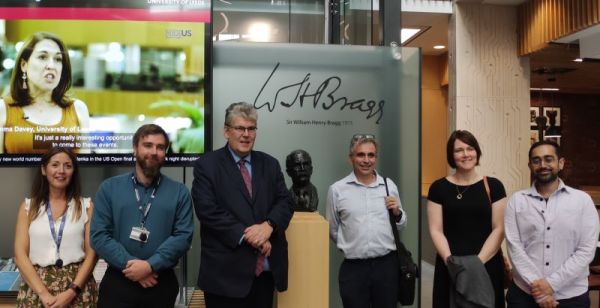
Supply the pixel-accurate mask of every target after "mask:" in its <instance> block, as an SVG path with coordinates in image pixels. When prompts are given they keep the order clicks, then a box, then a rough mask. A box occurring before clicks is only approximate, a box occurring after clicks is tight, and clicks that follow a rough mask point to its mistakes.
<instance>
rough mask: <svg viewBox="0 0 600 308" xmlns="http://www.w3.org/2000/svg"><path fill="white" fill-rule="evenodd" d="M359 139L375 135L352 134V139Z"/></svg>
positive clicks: (371, 137) (373, 137)
mask: <svg viewBox="0 0 600 308" xmlns="http://www.w3.org/2000/svg"><path fill="white" fill-rule="evenodd" d="M360 139H375V135H372V134H354V136H352V140H360Z"/></svg>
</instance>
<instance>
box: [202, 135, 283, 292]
mask: <svg viewBox="0 0 600 308" xmlns="http://www.w3.org/2000/svg"><path fill="white" fill-rule="evenodd" d="M251 155H252V197H250V194H249V193H248V190H247V189H246V186H245V185H244V179H243V178H242V174H241V172H240V170H239V168H238V166H237V165H236V163H235V161H234V159H233V156H232V155H231V152H230V151H229V148H228V146H227V145H226V146H225V147H223V148H221V149H219V150H216V151H214V152H210V153H206V154H204V155H202V156H201V157H200V158H199V159H198V160H197V161H196V163H195V165H194V182H193V185H192V198H193V200H194V208H195V210H196V215H197V216H198V219H199V220H200V237H201V243H202V244H201V251H200V254H201V256H200V273H199V275H198V286H199V287H200V289H202V290H204V291H206V292H211V293H214V294H218V295H222V296H228V297H238V298H240V297H245V296H246V295H247V294H248V293H249V292H250V288H251V286H252V282H253V281H254V278H255V277H254V268H255V265H256V260H257V258H258V256H259V252H258V251H257V250H256V249H254V248H253V247H252V246H250V245H249V244H247V243H246V242H245V241H242V243H240V239H241V238H242V235H243V234H244V229H246V228H247V227H249V226H251V225H253V224H257V223H262V222H264V221H265V220H267V219H270V220H271V221H272V222H273V223H274V224H275V226H276V229H275V230H274V232H273V234H272V235H271V238H270V239H269V241H270V242H271V245H272V249H271V256H269V258H268V260H269V265H270V268H271V272H272V274H273V278H274V281H275V287H276V289H277V290H278V291H285V290H286V289H287V271H288V254H287V240H286V238H285V230H286V229H287V227H288V224H289V222H290V219H291V218H292V214H293V210H292V202H291V197H290V195H289V192H288V190H287V188H286V187H285V182H284V179H283V174H282V172H281V167H280V166H279V162H278V161H277V160H276V159H275V158H273V157H272V156H270V155H268V154H266V153H263V152H259V151H252V154H251Z"/></svg>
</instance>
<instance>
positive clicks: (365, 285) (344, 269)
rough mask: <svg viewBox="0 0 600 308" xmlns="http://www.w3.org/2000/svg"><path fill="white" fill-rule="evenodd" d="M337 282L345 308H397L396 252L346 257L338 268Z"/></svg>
mask: <svg viewBox="0 0 600 308" xmlns="http://www.w3.org/2000/svg"><path fill="white" fill-rule="evenodd" d="M339 284H340V294H341V296H342V302H343V304H344V308H371V307H372V308H388V307H389V308H396V307H397V301H398V257H397V254H396V252H395V251H392V252H390V253H388V254H387V255H385V256H382V257H377V258H372V259H359V260H356V259H345V260H344V262H343V263H342V266H341V267H340V273H339Z"/></svg>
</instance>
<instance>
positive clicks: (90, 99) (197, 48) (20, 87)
mask: <svg viewBox="0 0 600 308" xmlns="http://www.w3.org/2000/svg"><path fill="white" fill-rule="evenodd" d="M0 19H1V20H0V94H1V96H0V97H1V99H0V127H1V128H2V132H1V134H0V139H1V140H0V141H1V142H0V152H1V154H0V165H4V166H21V165H28V164H31V163H34V164H37V163H39V161H40V157H41V154H42V153H44V152H45V151H46V150H47V149H48V148H50V147H54V146H61V147H70V148H73V149H74V150H75V151H76V152H77V153H78V160H79V162H80V164H84V165H98V164H127V163H131V162H133V155H132V152H133V149H132V138H133V134H134V133H135V131H136V130H137V129H138V128H139V127H140V126H141V125H143V124H149V123H154V124H157V125H159V126H161V127H162V128H163V129H164V130H165V131H166V132H167V133H168V135H169V139H170V144H169V149H168V152H167V159H166V160H167V164H168V165H183V166H185V165H189V164H191V162H192V161H193V160H195V159H196V158H197V157H198V156H199V155H200V154H201V153H203V152H204V149H205V144H210V143H209V142H207V139H206V138H210V136H211V132H210V131H209V129H210V128H209V127H205V113H204V111H205V109H206V95H205V89H208V88H209V86H208V85H207V82H206V81H207V80H210V78H208V73H209V72H210V67H209V66H210V61H209V60H207V59H208V58H207V57H208V56H207V55H209V52H208V51H210V44H211V40H210V39H208V40H206V39H205V38H206V37H209V38H210V35H208V36H207V31H208V30H209V29H210V27H209V23H210V0H126V1H125V0H62V1H61V0H54V1H46V0H0Z"/></svg>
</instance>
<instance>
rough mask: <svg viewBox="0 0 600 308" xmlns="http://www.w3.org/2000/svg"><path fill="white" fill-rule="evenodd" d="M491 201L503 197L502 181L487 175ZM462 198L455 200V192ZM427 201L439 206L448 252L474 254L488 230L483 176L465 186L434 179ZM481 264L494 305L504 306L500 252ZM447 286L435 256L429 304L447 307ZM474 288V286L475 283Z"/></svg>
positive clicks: (445, 273)
mask: <svg viewBox="0 0 600 308" xmlns="http://www.w3.org/2000/svg"><path fill="white" fill-rule="evenodd" d="M488 183H489V186H490V195H491V199H492V203H494V202H496V201H498V200H500V199H502V198H505V197H506V191H505V190H504V186H503V185H502V183H501V182H500V181H499V180H498V179H496V178H493V177H488ZM459 191H460V192H461V193H462V199H458V198H457V195H458V192H459ZM427 199H428V200H429V201H432V202H435V203H437V204H440V205H441V206H442V218H443V226H444V227H443V228H444V229H443V231H444V235H445V236H446V239H447V240H448V245H449V246H450V252H451V254H452V255H456V256H465V255H477V254H478V253H479V251H480V250H481V248H482V247H483V244H484V243H485V240H486V239H487V237H488V236H489V235H490V233H491V231H492V208H491V206H490V202H489V199H488V197H487V193H486V191H485V185H484V182H483V179H482V180H480V181H478V182H476V183H474V184H472V185H469V186H461V185H455V184H453V183H451V182H450V181H448V179H446V178H441V179H439V180H436V181H435V182H433V184H431V187H430V188H429V195H428V197H427ZM485 267H486V269H487V271H488V274H489V275H490V279H491V280H492V285H493V286H494V291H495V292H494V293H495V295H496V299H495V302H496V307H504V290H503V279H504V263H503V260H502V257H501V256H500V254H499V253H498V254H496V255H495V256H494V257H493V258H492V259H490V260H489V261H488V262H487V263H486V264H485ZM450 287H451V283H450V276H449V275H448V270H447V268H446V265H445V264H444V262H443V260H442V259H441V257H440V256H439V255H438V256H437V258H436V264H435V274H434V282H433V307H434V308H437V307H449V290H450ZM475 287H476V286H475Z"/></svg>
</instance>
